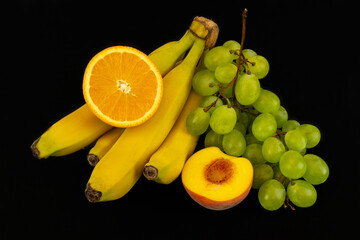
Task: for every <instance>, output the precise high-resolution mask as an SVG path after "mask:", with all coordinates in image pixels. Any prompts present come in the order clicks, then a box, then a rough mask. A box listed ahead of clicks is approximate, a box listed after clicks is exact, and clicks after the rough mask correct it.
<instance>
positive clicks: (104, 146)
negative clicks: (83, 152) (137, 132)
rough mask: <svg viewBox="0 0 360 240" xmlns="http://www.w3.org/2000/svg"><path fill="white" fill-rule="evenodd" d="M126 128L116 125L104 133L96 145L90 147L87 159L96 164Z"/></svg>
mask: <svg viewBox="0 0 360 240" xmlns="http://www.w3.org/2000/svg"><path fill="white" fill-rule="evenodd" d="M124 130H125V128H116V127H114V128H113V129H111V130H110V131H108V132H107V133H105V134H104V135H102V136H101V137H100V138H99V139H98V140H97V141H96V143H95V146H94V147H93V148H91V149H90V151H89V154H88V155H87V160H88V162H89V164H90V165H91V166H95V165H96V164H97V163H98V162H99V161H100V159H101V158H102V157H103V156H104V155H105V153H107V151H109V149H110V148H111V147H112V146H113V145H114V143H115V142H116V140H118V139H119V137H120V136H121V134H122V133H123V132H124Z"/></svg>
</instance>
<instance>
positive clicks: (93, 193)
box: [85, 183, 102, 203]
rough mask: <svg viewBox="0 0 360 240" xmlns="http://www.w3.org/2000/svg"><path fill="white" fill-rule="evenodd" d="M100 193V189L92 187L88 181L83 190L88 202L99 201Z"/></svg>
mask: <svg viewBox="0 0 360 240" xmlns="http://www.w3.org/2000/svg"><path fill="white" fill-rule="evenodd" d="M101 195H102V193H101V192H100V191H97V190H95V189H93V188H92V187H91V186H90V183H88V184H87V186H86V190H85V196H86V198H87V200H88V201H89V202H91V203H95V202H99V201H100V198H101Z"/></svg>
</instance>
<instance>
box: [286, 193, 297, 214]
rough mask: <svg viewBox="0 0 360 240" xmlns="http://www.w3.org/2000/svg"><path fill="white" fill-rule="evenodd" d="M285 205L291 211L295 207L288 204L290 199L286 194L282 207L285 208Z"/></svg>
mask: <svg viewBox="0 0 360 240" xmlns="http://www.w3.org/2000/svg"><path fill="white" fill-rule="evenodd" d="M287 207H289V208H290V209H291V210H293V211H295V210H296V209H295V207H294V206H292V205H291V204H290V199H289V197H288V195H286V199H285V202H284V208H287Z"/></svg>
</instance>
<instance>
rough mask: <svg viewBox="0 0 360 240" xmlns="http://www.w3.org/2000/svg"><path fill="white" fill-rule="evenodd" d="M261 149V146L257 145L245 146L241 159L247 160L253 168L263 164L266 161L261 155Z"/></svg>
mask: <svg viewBox="0 0 360 240" xmlns="http://www.w3.org/2000/svg"><path fill="white" fill-rule="evenodd" d="M261 148H262V146H261V144H257V143H253V144H250V145H247V146H246V150H245V152H244V154H243V157H244V158H247V159H249V161H250V162H251V164H252V165H253V166H254V165H255V164H259V163H265V162H266V160H265V159H264V156H263V155H262V152H261Z"/></svg>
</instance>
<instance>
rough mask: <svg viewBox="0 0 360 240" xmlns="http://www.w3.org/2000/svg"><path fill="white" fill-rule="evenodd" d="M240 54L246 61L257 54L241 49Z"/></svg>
mask: <svg viewBox="0 0 360 240" xmlns="http://www.w3.org/2000/svg"><path fill="white" fill-rule="evenodd" d="M242 54H243V55H244V57H245V58H246V59H249V58H251V57H253V56H256V55H257V53H256V52H255V51H254V50H251V49H243V50H242Z"/></svg>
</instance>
